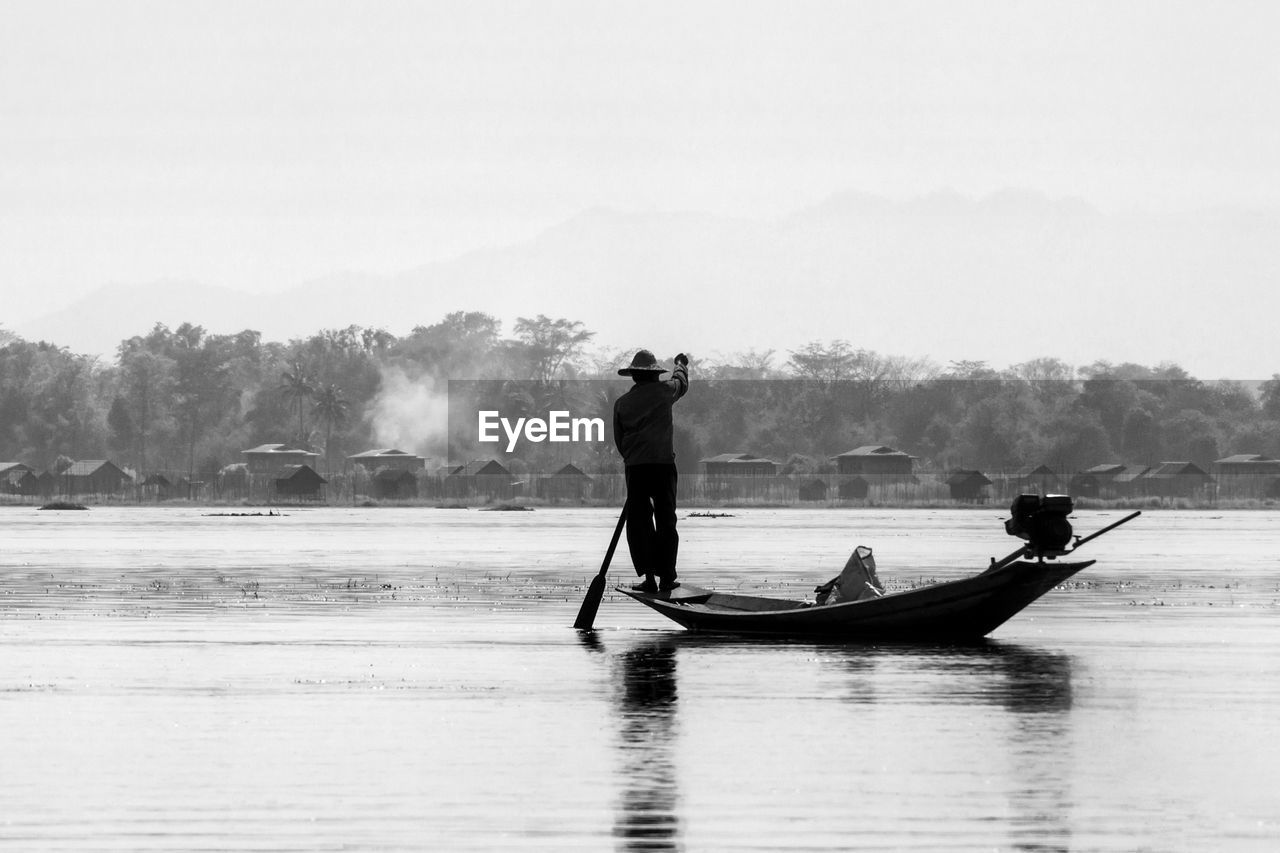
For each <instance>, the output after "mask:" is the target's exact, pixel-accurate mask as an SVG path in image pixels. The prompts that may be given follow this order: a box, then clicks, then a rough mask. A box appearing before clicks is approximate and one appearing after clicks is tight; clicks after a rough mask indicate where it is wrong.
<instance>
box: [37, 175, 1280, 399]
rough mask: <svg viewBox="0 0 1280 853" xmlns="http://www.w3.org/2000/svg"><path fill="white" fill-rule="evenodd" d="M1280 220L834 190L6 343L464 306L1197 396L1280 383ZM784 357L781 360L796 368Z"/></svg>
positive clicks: (645, 336) (84, 346) (185, 298)
mask: <svg viewBox="0 0 1280 853" xmlns="http://www.w3.org/2000/svg"><path fill="white" fill-rule="evenodd" d="M1277 238H1280V216H1277V214H1276V213H1275V212H1273V211H1264V212H1252V211H1243V210H1207V211H1201V212H1197V213H1195V214H1186V215H1179V216H1157V215H1149V214H1115V215H1104V214H1102V213H1100V212H1099V211H1097V210H1096V209H1094V208H1092V207H1091V206H1089V205H1088V204H1086V203H1084V202H1082V201H1079V200H1074V199H1065V200H1064V199H1051V198H1048V197H1046V196H1043V195H1039V194H1036V193H1030V192H1015V191H1008V192H1002V193H997V194H994V195H991V196H987V197H984V198H976V199H975V198H969V197H966V196H961V195H958V194H955V193H936V194H932V195H928V196H923V197H920V198H916V199H912V200H908V201H902V202H897V201H891V200H889V199H885V198H881V197H878V196H872V195H867V194H859V193H842V194H837V195H834V196H832V197H830V198H829V199H827V200H825V201H823V202H822V203H820V204H817V205H814V206H813V207H810V208H807V209H804V210H800V211H796V212H795V213H793V214H791V215H788V216H786V217H782V218H779V219H776V220H771V221H760V220H747V219H736V218H731V217H723V216H713V215H707V214H700V213H691V212H690V213H625V212H619V211H614V210H608V209H593V210H588V211H585V212H583V213H582V214H580V215H578V216H576V217H574V218H572V219H569V220H568V221H565V222H563V223H561V224H559V225H557V226H555V227H553V228H550V229H548V230H547V231H545V232H543V233H542V234H540V235H539V236H538V237H536V238H535V239H532V240H530V241H527V242H524V243H520V244H515V245H511V246H506V247H501V248H493V249H487V250H483V251H476V252H472V253H469V254H466V255H463V256H461V257H458V258H456V259H453V260H450V261H446V262H440V263H432V264H429V265H425V266H422V267H419V268H416V269H412V270H407V271H405V272H403V273H400V274H397V275H390V276H375V275H357V274H338V275H332V276H329V277H326V278H323V279H318V280H313V281H308V282H305V283H303V284H300V285H299V286H297V287H295V288H292V289H290V290H288V291H286V292H283V293H279V294H272V295H266V296H259V295H251V294H246V293H243V292H239V291H235V290H231V289H228V288H223V287H216V286H212V285H208V284H203V283H195V282H164V283H153V284H139V285H119V284H117V285H110V286H107V287H103V288H102V289H100V290H98V291H95V292H94V293H92V294H90V295H89V296H87V297H85V298H84V299H82V300H80V301H78V302H76V303H75V304H73V305H71V306H69V307H68V308H67V309H65V310H63V311H59V312H57V313H55V314H50V315H47V316H45V317H42V318H39V319H37V320H34V321H32V322H29V323H26V324H20V325H17V326H14V327H12V328H13V331H15V332H17V333H18V334H21V335H23V336H24V337H27V338H31V339H39V338H43V339H48V340H51V341H54V342H56V343H59V344H62V345H65V346H68V347H70V348H71V349H72V350H75V351H80V352H89V353H103V354H111V353H113V352H114V350H115V347H116V345H117V344H118V343H119V341H120V340H121V339H122V338H124V337H128V336H130V335H134V334H142V333H144V332H146V331H147V330H148V329H149V328H150V327H151V326H152V325H154V323H155V322H156V321H163V322H165V323H168V324H170V325H176V324H177V323H180V322H182V321H184V320H189V321H191V322H196V323H199V324H201V325H203V326H205V327H206V328H208V329H210V330H211V331H215V332H231V331H238V330H240V329H243V328H254V329H257V330H259V331H261V332H262V333H263V334H264V335H265V336H266V337H267V338H269V339H276V340H287V339H289V338H291V337H296V336H301V335H308V334H311V333H313V332H315V331H317V330H319V329H322V328H332V327H341V326H346V325H350V324H352V323H356V324H360V325H366V326H381V327H384V328H387V329H388V330H389V331H391V332H393V333H395V334H403V333H406V332H408V331H409V329H411V328H412V327H413V326H414V325H419V324H430V323H434V322H436V321H438V320H439V319H440V318H441V317H443V316H444V315H445V314H446V313H448V312H450V311H456V310H480V311H487V312H490V313H492V314H495V315H496V316H498V317H500V318H501V319H503V320H504V321H505V322H506V326H505V328H506V329H507V330H510V327H511V323H512V322H513V321H514V320H515V318H516V317H519V316H533V315H536V314H540V313H541V314H547V315H549V316H553V317H568V318H571V319H575V320H581V321H582V322H583V323H584V324H585V325H586V326H587V327H588V328H589V329H591V330H593V331H595V332H597V341H598V342H599V343H602V344H607V345H609V346H610V347H616V348H620V349H625V348H631V347H637V346H647V347H650V348H651V349H654V350H655V351H657V352H659V353H663V354H666V355H669V354H671V353H674V352H676V351H677V350H680V349H687V350H690V351H692V352H694V353H703V354H711V353H714V352H719V353H721V354H726V355H727V354H729V353H732V352H735V351H739V350H745V349H750V348H754V349H770V348H772V349H777V350H779V351H780V353H781V354H783V359H785V354H784V351H785V350H786V349H788V348H797V347H799V346H801V345H803V344H804V343H806V342H808V341H810V340H814V339H823V340H829V339H833V338H842V339H847V340H849V341H851V342H852V343H853V344H854V345H855V346H858V347H865V348H868V349H873V350H877V351H880V352H882V353H887V354H895V355H897V354H901V355H911V356H929V357H931V358H934V359H935V360H937V361H939V362H941V363H943V364H945V363H946V362H948V361H951V360H960V359H982V360H987V361H989V362H990V363H992V364H993V365H994V366H1005V365H1008V364H1011V363H1015V362H1018V361H1023V360H1026V359H1029V358H1034V357H1037V356H1041V355H1053V356H1057V357H1060V358H1063V359H1065V360H1067V361H1069V362H1071V363H1075V364H1083V363H1088V362H1092V361H1094V360H1098V359H1107V360H1111V361H1117V362H1118V361H1136V362H1139V363H1143V364H1156V363H1158V362H1161V361H1166V360H1169V361H1177V362H1179V363H1180V364H1182V365H1183V366H1184V367H1187V369H1189V370H1190V371H1191V372H1192V373H1194V374H1196V375H1199V376H1201V377H1202V378H1218V377H1220V376H1229V377H1235V378H1258V377H1264V376H1269V375H1270V374H1271V373H1273V372H1280V337H1278V336H1277V335H1276V334H1275V330H1274V318H1275V317H1276V316H1277V309H1280V295H1278V294H1280V288H1278V287H1277V286H1276V285H1277V283H1280V239H1277ZM783 359H780V360H783Z"/></svg>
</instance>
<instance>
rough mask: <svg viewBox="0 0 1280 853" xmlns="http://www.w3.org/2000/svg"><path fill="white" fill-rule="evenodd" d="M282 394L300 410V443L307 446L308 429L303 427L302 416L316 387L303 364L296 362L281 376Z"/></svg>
mask: <svg viewBox="0 0 1280 853" xmlns="http://www.w3.org/2000/svg"><path fill="white" fill-rule="evenodd" d="M280 379H281V382H280V394H281V396H283V397H284V398H285V399H286V400H288V401H289V402H290V403H291V404H292V405H293V406H295V407H296V408H297V410H298V441H299V442H300V443H303V444H305V443H306V440H307V433H306V428H305V427H304V425H303V421H302V415H303V412H304V411H305V410H304V408H303V407H304V404H305V403H306V401H307V400H310V399H311V398H312V397H313V396H314V395H315V393H316V389H315V386H314V385H312V384H311V377H310V376H308V375H307V369H306V368H305V367H303V365H302V362H300V361H295V362H294V363H293V364H291V365H290V366H289V369H288V370H286V371H285V372H284V373H283V374H281V376H280Z"/></svg>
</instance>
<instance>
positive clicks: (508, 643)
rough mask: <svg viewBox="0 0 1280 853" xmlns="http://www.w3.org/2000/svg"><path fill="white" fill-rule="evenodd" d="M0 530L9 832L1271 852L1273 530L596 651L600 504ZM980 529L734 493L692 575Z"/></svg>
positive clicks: (964, 521)
mask: <svg viewBox="0 0 1280 853" xmlns="http://www.w3.org/2000/svg"><path fill="white" fill-rule="evenodd" d="M0 516H2V517H0V756H3V761H4V772H3V773H0V849H14V850H34V849H40V850H75V851H80V850H85V849H114V850H164V851H166V852H167V853H174V851H196V850H211V849H218V850H256V851H297V850H318V849H351V850H372V849H380V850H408V849H435V850H450V851H489V850H494V849H530V848H537V849H546V850H552V849H554V850H557V851H568V850H575V851H598V850H601V849H609V848H610V847H611V846H612V847H614V848H620V849H623V850H646V849H647V850H655V849H657V850H663V849H666V850H672V849H686V850H727V851H737V850H756V851H759V850H777V849H792V850H799V849H803V850H807V851H836V850H846V849H849V848H850V847H851V846H854V847H858V848H859V849H876V850H886V851H896V850H907V849H910V850H935V851H975V853H976V851H990V850H1025V851H1032V850H1034V851H1054V850H1058V851H1063V850H1139V849H1146V850H1162V851H1164V850H1170V851H1174V850H1177V851H1182V850H1186V851H1193V850H1196V851H1198V850H1268V851H1269V850H1275V849H1280V807H1278V806H1277V801H1276V799H1275V796H1274V791H1276V790H1280V631H1277V630H1276V620H1275V615H1276V613H1277V608H1280V596H1278V592H1277V591H1278V590H1280V568H1278V566H1280V564H1278V563H1277V561H1276V557H1275V542H1276V540H1277V537H1278V536H1280V513H1257V512H1254V513H1244V512H1241V513H1223V514H1221V515H1219V514H1214V515H1206V514H1204V513H1178V512H1170V513H1159V514H1156V513H1152V514H1151V515H1150V517H1147V516H1144V518H1143V523H1142V525H1141V526H1139V525H1130V526H1127V527H1126V528H1125V531H1124V533H1117V534H1115V536H1114V537H1107V538H1106V539H1105V540H1103V541H1102V543H1100V544H1099V545H1098V547H1097V551H1096V552H1091V555H1093V556H1097V557H1098V558H1099V563H1098V565H1096V566H1094V567H1091V568H1090V569H1089V570H1088V571H1087V572H1085V573H1083V574H1082V575H1080V576H1079V579H1078V582H1077V581H1074V580H1073V582H1072V584H1071V585H1069V586H1067V587H1066V588H1062V589H1058V590H1055V591H1053V592H1052V593H1051V594H1049V595H1047V596H1045V598H1044V599H1042V600H1041V601H1039V602H1037V603H1036V604H1035V605H1033V606H1032V607H1031V608H1028V610H1027V611H1026V612H1025V613H1024V614H1020V615H1019V617H1018V618H1017V619H1014V620H1012V621H1011V622H1009V623H1007V624H1006V625H1004V626H1002V627H1001V628H1000V629H999V630H998V631H997V632H996V634H995V639H993V640H991V641H989V642H985V643H980V644H977V645H971V646H958V647H957V646H924V645H921V646H910V645H903V646H895V645H846V644H835V643H832V644H826V643H818V642H812V641H807V642H775V641H764V640H752V641H748V640H738V639H733V638H726V637H707V636H699V635H694V634H688V633H686V632H683V631H680V630H676V629H673V628H672V626H671V625H670V624H669V623H668V622H666V621H665V620H663V619H662V617H660V616H659V615H657V614H654V613H651V612H650V611H648V610H646V609H645V608H642V607H640V606H638V605H636V604H635V603H634V602H631V601H629V600H626V599H623V598H622V597H621V596H620V595H617V594H612V593H610V594H609V595H608V596H607V597H606V599H605V601H604V602H603V605H602V607H601V610H600V615H599V617H598V618H597V625H599V626H600V630H599V632H598V633H593V634H583V635H575V634H574V632H572V631H571V630H570V628H569V626H570V625H571V623H572V621H573V618H574V615H575V614H576V613H577V611H578V607H579V605H580V603H581V600H582V595H583V592H584V590H585V587H586V584H587V583H588V582H589V581H590V579H591V578H592V577H594V576H595V573H596V571H597V569H598V567H599V561H600V553H601V551H602V550H603V547H604V545H603V543H602V540H603V541H604V542H607V540H608V533H609V531H610V530H612V528H613V524H614V521H615V519H616V514H615V513H613V512H610V511H607V510H594V509H582V510H564V511H555V512H544V511H539V512H533V513H466V512H459V513H441V512H435V511H431V510H426V511H423V510H410V509H405V510H378V511H363V510H355V509H340V508H329V509H317V510H297V511H291V512H290V513H289V514H288V515H286V516H282V517H275V518H249V519H228V518H206V517H204V516H202V515H200V514H199V512H197V511H193V510H148V509H130V510H125V509H113V508H109V507H102V508H95V509H94V510H93V511H92V512H90V513H81V514H78V515H77V517H74V518H73V517H70V516H61V517H50V516H49V514H48V513H38V512H34V511H31V512H25V511H21V512H20V511H17V510H15V511H13V512H11V513H0ZM1110 520H1114V518H1112V519H1110ZM1103 523H1105V519H1099V520H1098V522H1097V524H1090V523H1084V522H1082V523H1081V524H1080V529H1081V530H1085V529H1092V528H1094V527H1096V526H1100V525H1101V524H1103ZM991 527H992V523H991V519H990V518H988V517H986V516H985V514H984V513H983V512H967V511H957V512H950V511H946V512H934V511H919V512H897V511H888V510H866V511H857V512H848V511H813V512H809V511H787V512H773V511H769V510H754V509H744V510H742V511H741V513H739V515H738V517H736V518H723V519H718V520H715V521H714V522H712V521H703V520H698V519H690V520H689V522H688V528H689V530H688V536H687V540H688V542H687V544H688V545H689V548H688V549H683V546H682V555H683V557H684V558H685V559H687V560H688V562H689V574H690V576H691V579H692V578H693V577H696V578H698V581H699V582H700V583H703V584H705V585H707V586H712V587H717V588H725V589H737V590H744V591H760V592H771V591H772V592H781V591H784V590H785V591H786V592H787V594H790V593H792V592H794V591H796V590H809V589H812V587H813V582H814V580H815V579H818V580H821V579H823V578H826V577H830V576H832V575H833V574H835V573H836V572H837V571H838V570H839V565H841V564H842V563H843V559H844V555H847V553H848V549H849V547H851V546H852V544H855V543H856V542H857V541H861V542H864V543H867V544H871V545H875V546H877V553H878V555H881V556H883V557H884V560H883V561H882V568H881V572H882V574H883V575H888V576H892V577H895V578H896V579H898V580H903V581H908V582H909V581H912V580H916V579H920V578H924V577H938V578H952V577H956V576H958V575H960V574H964V573H967V571H968V569H967V568H966V567H968V566H977V565H983V564H985V562H986V560H987V559H988V558H989V557H990V556H992V554H991V553H989V552H990V550H991V546H992V541H991V539H992V537H991ZM682 529H683V528H682ZM850 540H854V541H853V542H851V541H850ZM1103 543H1105V544H1103ZM1175 548H1176V551H1175ZM685 550H687V552H688V553H687V554H685ZM997 553H998V552H997ZM1175 554H1176V557H1177V559H1173V557H1174V556H1175ZM824 560H826V561H828V562H823V561H824ZM1224 565H1225V566H1230V568H1231V572H1230V578H1229V579H1228V580H1229V582H1224V575H1223V572H1222V566H1224ZM548 780H554V782H555V784H553V785H548V784H547V782H548ZM531 791H536V792H537V794H536V796H531V794H530V792H531Z"/></svg>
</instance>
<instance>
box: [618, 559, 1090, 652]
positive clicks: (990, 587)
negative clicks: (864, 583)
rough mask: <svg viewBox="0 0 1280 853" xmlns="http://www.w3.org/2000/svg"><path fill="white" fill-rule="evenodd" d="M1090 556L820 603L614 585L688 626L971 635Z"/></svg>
mask: <svg viewBox="0 0 1280 853" xmlns="http://www.w3.org/2000/svg"><path fill="white" fill-rule="evenodd" d="M1093 563H1094V561H1093V560H1088V561H1084V562H1074V563H1051V562H1047V563H1039V562H1035V563H1033V562H1025V561H1018V562H1014V563H1010V564H1009V565H1005V566H1000V567H997V568H992V569H988V570H987V571H985V572H982V573H981V574H978V575H974V576H972V577H968V578H963V579H961V580H956V581H947V582H945V583H939V584H934V585H932V586H927V587H921V588H919V589H912V590H907V591H904V592H896V593H891V594H889V595H885V596H883V597H880V598H873V599H869V600H865V601H850V602H841V603H839V604H829V605H821V606H817V605H815V606H806V605H805V603H804V602H800V601H790V600H786V599H774V598H760V597H755V596H742V595H733V594H729V593H718V592H714V591H712V590H705V589H701V588H699V587H693V586H689V585H683V586H681V587H680V588H679V589H677V590H676V591H675V592H674V593H670V594H667V593H658V594H648V593H643V592H638V591H636V590H632V589H627V588H624V587H618V590H619V591H620V592H622V593H624V594H626V595H628V596H630V597H631V598H634V599H635V600H636V601H639V602H640V603H641V604H644V605H646V606H648V607H651V608H653V609H654V610H656V611H657V612H659V613H661V614H662V615H663V616H666V617H667V618H668V619H671V620H672V621H673V622H676V623H678V624H680V625H683V626H684V627H685V628H688V629H690V630H692V631H708V632H722V633H729V634H741V635H774V636H790V637H839V638H847V639H858V640H897V641H915V640H930V641H937V640H951V641H956V640H975V639H979V638H981V637H985V636H986V635H988V634H990V633H991V632H992V631H994V630H995V629H996V628H998V627H999V626H1001V625H1003V624H1004V623H1005V622H1007V621H1008V620H1009V619H1010V618H1012V617H1013V616H1015V615H1016V614H1017V613H1019V612H1020V611H1022V610H1023V609H1024V608H1025V607H1026V606H1027V605H1029V604H1031V603H1032V602H1033V601H1035V600H1036V599H1037V598H1039V597H1040V596H1042V595H1044V594H1045V593H1046V592H1048V591H1049V590H1051V589H1053V588H1054V587H1055V586H1057V585H1058V584H1060V583H1062V582H1063V581H1065V580H1067V579H1068V578H1070V577H1071V576H1072V575H1074V574H1076V573H1077V572H1079V571H1081V570H1082V569H1085V568H1088V567H1089V566H1091V565H1093Z"/></svg>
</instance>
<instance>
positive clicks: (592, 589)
mask: <svg viewBox="0 0 1280 853" xmlns="http://www.w3.org/2000/svg"><path fill="white" fill-rule="evenodd" d="M626 523H627V505H626V504H625V503H624V504H623V505H622V513H621V514H620V515H619V516H618V526H617V527H615V528H614V529H613V539H612V540H611V541H610V542H609V550H608V551H605V552H604V562H603V563H602V564H601V565H600V572H599V574H597V575H596V576H595V577H594V578H592V579H591V585H590V586H588V587H587V596H586V598H584V599H582V606H581V607H580V608H578V618H577V620H576V621H575V622H574V623H573V627H575V628H577V629H578V630H579V631H590V630H591V626H592V624H593V623H594V622H595V621H596V611H597V610H599V609H600V599H602V598H604V576H605V574H607V573H608V571H609V563H610V562H611V561H612V560H613V552H614V550H615V549H617V547H618V539H619V537H621V536H622V528H623V526H625V525H626Z"/></svg>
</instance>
